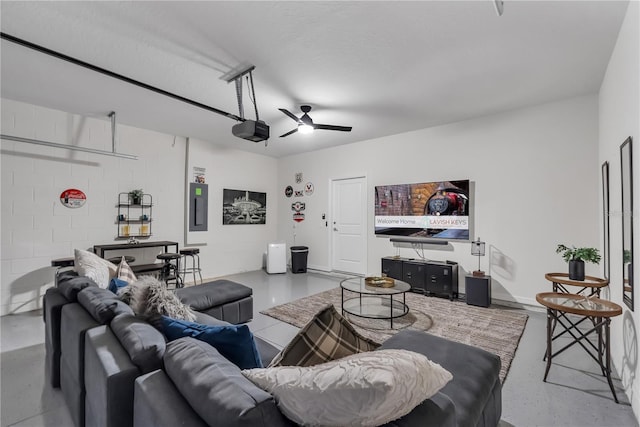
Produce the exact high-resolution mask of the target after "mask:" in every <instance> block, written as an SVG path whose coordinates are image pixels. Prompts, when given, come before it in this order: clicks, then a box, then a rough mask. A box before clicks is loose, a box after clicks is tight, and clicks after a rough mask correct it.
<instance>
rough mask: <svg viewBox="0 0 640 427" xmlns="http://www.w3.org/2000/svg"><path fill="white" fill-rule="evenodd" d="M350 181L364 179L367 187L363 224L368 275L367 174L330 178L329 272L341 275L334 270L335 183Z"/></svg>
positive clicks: (367, 188) (365, 262)
mask: <svg viewBox="0 0 640 427" xmlns="http://www.w3.org/2000/svg"><path fill="white" fill-rule="evenodd" d="M350 179H362V180H363V181H364V187H365V195H364V197H365V200H364V205H365V209H364V210H363V212H362V218H361V220H362V224H364V233H363V242H362V244H363V246H364V248H363V249H364V252H363V253H364V260H363V261H364V264H365V265H364V267H365V268H364V271H365V273H364V274H366V272H367V271H369V232H368V230H369V228H368V227H369V207H370V206H369V183H368V180H367V175H366V174H364V173H363V174H355V175H352V176H347V177H338V178H329V185H328V187H329V191H328V194H329V204H328V206H329V209H328V212H329V218H328V219H329V223H328V224H329V226H328V227H327V233H328V236H327V237H328V242H329V244H328V245H327V255H328V257H327V260H328V263H329V271H331V272H335V273H341V272H340V271H337V270H334V265H333V240H334V239H333V236H334V233H333V215H334V212H335V208H334V206H333V200H334V194H333V183H334V182H335V181H347V180H350Z"/></svg>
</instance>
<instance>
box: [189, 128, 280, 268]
mask: <svg viewBox="0 0 640 427" xmlns="http://www.w3.org/2000/svg"><path fill="white" fill-rule="evenodd" d="M238 144H254V143H253V142H249V141H244V140H238ZM188 146H189V150H188V164H187V171H188V174H189V175H188V178H189V180H191V178H192V173H191V172H192V171H193V167H194V166H195V167H201V168H205V169H206V183H207V184H208V186H209V206H208V208H209V224H208V225H209V226H208V231H206V232H189V233H187V234H188V235H187V238H186V239H185V242H187V243H188V244H189V245H188V246H189V247H198V248H200V260H201V263H202V269H203V272H202V274H203V277H205V278H207V277H209V278H211V277H219V276H223V275H228V274H232V273H239V272H243V271H251V270H259V269H260V268H262V263H263V254H264V253H265V252H266V250H267V245H268V244H269V243H271V242H273V241H275V238H276V233H277V222H278V219H279V216H278V204H277V203H276V200H277V194H278V191H277V186H276V184H277V170H278V161H277V159H274V158H272V157H267V156H262V155H259V154H252V153H247V152H244V151H238V150H230V149H228V148H223V147H220V146H216V145H214V144H212V143H210V142H204V141H200V140H197V139H193V138H192V139H190V140H189V144H188ZM225 188H228V189H232V190H248V191H257V192H262V193H267V223H266V224H264V225H262V224H249V225H222V191H223V189H225ZM187 280H190V279H189V278H187Z"/></svg>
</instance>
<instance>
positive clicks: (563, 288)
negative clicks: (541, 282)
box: [544, 273, 609, 296]
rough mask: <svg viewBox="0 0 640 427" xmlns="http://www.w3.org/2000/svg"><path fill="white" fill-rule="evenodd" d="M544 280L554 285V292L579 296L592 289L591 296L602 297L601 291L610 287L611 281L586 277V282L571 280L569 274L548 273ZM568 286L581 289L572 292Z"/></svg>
mask: <svg viewBox="0 0 640 427" xmlns="http://www.w3.org/2000/svg"><path fill="white" fill-rule="evenodd" d="M544 278H545V279H547V280H548V281H550V282H551V283H553V292H564V293H568V294H573V293H576V294H579V293H581V292H582V291H584V290H585V289H591V293H590V294H589V296H593V295H597V296H600V289H602V288H604V287H605V286H609V280H607V279H601V278H599V277H594V276H585V277H584V280H572V279H569V273H547V274H545V275H544ZM567 286H570V287H571V286H573V287H579V288H581V289H579V290H578V291H577V292H571V291H570V290H569V288H568V287H567Z"/></svg>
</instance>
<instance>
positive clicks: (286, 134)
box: [280, 128, 298, 138]
mask: <svg viewBox="0 0 640 427" xmlns="http://www.w3.org/2000/svg"><path fill="white" fill-rule="evenodd" d="M296 132H298V128H295V129H294V130H290V131H289V132H287V133H283V134H282V135H280V138H284V137H285V136H289V135H291V134H292V133H296Z"/></svg>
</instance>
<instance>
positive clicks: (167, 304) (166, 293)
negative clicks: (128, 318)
mask: <svg viewBox="0 0 640 427" xmlns="http://www.w3.org/2000/svg"><path fill="white" fill-rule="evenodd" d="M118 295H119V296H120V299H121V300H122V301H125V302H128V304H129V305H130V306H131V308H132V309H133V311H134V313H136V314H137V315H139V316H143V317H146V318H147V319H149V320H150V321H151V322H152V323H154V322H153V321H154V320H155V319H156V318H159V317H160V316H169V317H172V318H174V319H184V320H189V321H194V320H195V319H196V316H195V315H194V314H193V312H192V311H191V309H190V308H189V306H187V305H185V304H183V303H182V302H181V301H180V300H179V299H178V297H177V296H176V295H175V294H174V293H173V292H171V291H170V290H168V289H167V287H166V286H165V284H164V283H162V282H160V281H159V280H158V279H156V278H155V277H151V276H142V277H140V278H139V279H138V280H136V281H135V282H133V283H132V284H131V285H129V286H127V287H126V288H124V289H122V290H120V292H119V293H118Z"/></svg>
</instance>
